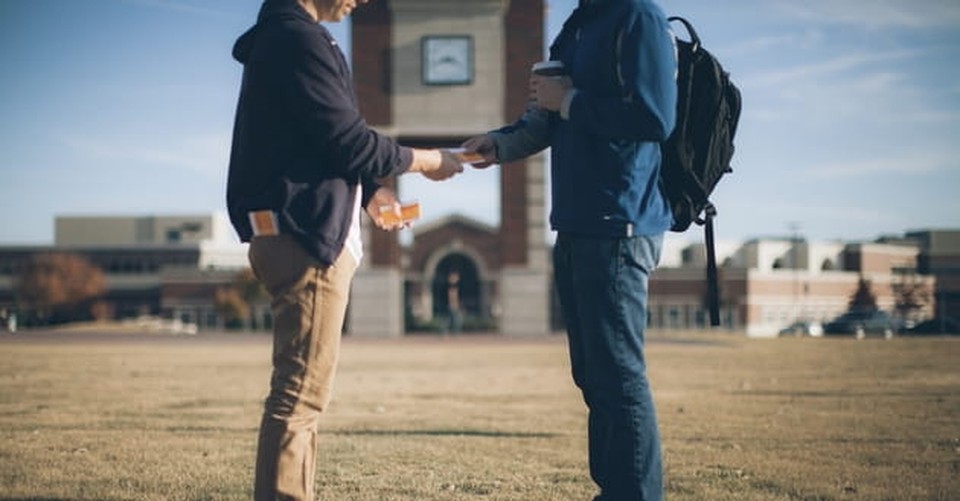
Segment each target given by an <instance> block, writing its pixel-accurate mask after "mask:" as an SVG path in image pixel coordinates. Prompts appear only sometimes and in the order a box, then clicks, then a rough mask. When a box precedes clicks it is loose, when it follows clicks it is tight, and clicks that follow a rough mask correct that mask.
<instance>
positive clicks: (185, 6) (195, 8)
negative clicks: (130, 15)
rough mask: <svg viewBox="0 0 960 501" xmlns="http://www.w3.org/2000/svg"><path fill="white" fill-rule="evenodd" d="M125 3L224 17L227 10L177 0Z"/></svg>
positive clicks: (136, 0)
mask: <svg viewBox="0 0 960 501" xmlns="http://www.w3.org/2000/svg"><path fill="white" fill-rule="evenodd" d="M124 1H125V2H127V3H132V4H137V5H143V6H145V7H152V8H157V9H166V10H172V11H177V12H184V13H188V14H197V15H203V16H214V17H225V16H227V15H228V14H227V12H224V11H222V10H217V9H211V8H209V7H203V6H200V5H196V4H194V3H190V2H184V1H177V0H124Z"/></svg>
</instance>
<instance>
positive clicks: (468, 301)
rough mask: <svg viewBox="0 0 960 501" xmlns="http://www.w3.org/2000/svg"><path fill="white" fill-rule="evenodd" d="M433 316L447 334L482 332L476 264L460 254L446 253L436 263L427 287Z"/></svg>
mask: <svg viewBox="0 0 960 501" xmlns="http://www.w3.org/2000/svg"><path fill="white" fill-rule="evenodd" d="M430 290H431V295H432V298H433V301H432V302H433V317H434V318H435V319H438V320H441V325H444V327H445V329H446V330H447V331H448V332H460V331H462V330H464V329H465V328H466V330H471V331H474V330H485V329H483V327H484V325H487V326H489V325H490V322H485V321H483V320H484V319H485V318H487V317H488V316H489V312H488V311H486V310H488V308H486V307H485V306H486V305H485V304H484V302H485V298H484V293H483V284H482V283H481V282H480V275H479V273H478V270H477V265H476V263H474V262H473V260H472V259H471V258H470V257H468V256H466V255H464V254H459V253H453V254H448V255H447V256H446V257H444V258H443V259H441V260H440V262H439V263H437V268H436V270H435V271H434V273H433V282H432V283H431V286H430Z"/></svg>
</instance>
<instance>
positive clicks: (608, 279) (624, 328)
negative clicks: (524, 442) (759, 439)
mask: <svg viewBox="0 0 960 501" xmlns="http://www.w3.org/2000/svg"><path fill="white" fill-rule="evenodd" d="M662 243H663V235H662V234H660V235H654V236H637V237H629V238H605V237H590V236H582V235H573V234H565V233H561V234H559V235H558V237H557V243H556V246H555V247H554V278H555V280H556V285H557V291H558V293H559V296H560V306H561V308H562V309H563V315H564V319H565V321H566V324H567V336H568V341H569V343H570V363H571V369H572V372H573V380H574V382H575V383H576V385H577V387H579V388H580V390H581V391H582V393H583V398H584V401H585V402H586V404H587V407H588V409H589V412H590V414H589V421H588V439H589V454H590V476H591V477H592V478H593V481H594V482H596V484H597V485H598V486H599V487H600V496H599V497H597V499H598V500H603V501H621V500H624V501H625V500H630V501H637V500H644V501H660V500H661V499H663V466H662V462H661V457H660V434H659V431H658V430H657V418H656V413H655V411H654V407H653V397H652V395H651V393H650V385H649V382H648V381H647V376H646V363H645V361H644V354H643V347H644V331H645V329H646V324H647V282H648V278H649V276H650V273H651V272H653V269H654V268H655V267H656V265H657V262H658V261H659V259H660V248H661V246H662Z"/></svg>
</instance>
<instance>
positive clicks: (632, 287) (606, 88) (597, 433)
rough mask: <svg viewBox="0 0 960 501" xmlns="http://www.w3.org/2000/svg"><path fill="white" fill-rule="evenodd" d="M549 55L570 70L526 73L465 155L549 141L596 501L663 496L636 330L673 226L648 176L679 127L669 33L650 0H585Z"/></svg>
mask: <svg viewBox="0 0 960 501" xmlns="http://www.w3.org/2000/svg"><path fill="white" fill-rule="evenodd" d="M550 53H551V59H558V60H560V61H562V62H563V65H564V68H565V70H566V73H567V75H568V76H567V77H564V78H557V77H540V76H536V75H534V76H532V77H531V80H530V88H531V100H532V102H533V103H534V105H533V106H532V107H531V108H530V109H528V110H527V112H526V113H524V115H523V116H522V117H521V118H520V119H519V120H518V121H517V122H516V123H514V124H513V125H511V126H508V127H504V128H502V129H498V130H496V131H492V132H490V133H488V134H485V135H482V136H477V137H475V138H471V139H469V140H468V141H467V142H465V143H464V147H465V148H466V149H468V150H470V151H475V152H478V153H481V154H482V155H483V156H484V158H485V160H486V161H487V162H506V161H511V160H516V159H518V158H522V157H525V156H528V155H530V154H532V153H535V152H538V151H540V150H543V149H544V148H546V147H551V175H552V184H551V190H552V198H553V209H552V212H551V214H550V224H551V226H552V228H553V229H554V230H556V231H557V241H556V245H555V247H554V263H553V264H554V280H555V281H556V286H557V291H558V293H559V297H560V304H561V308H562V310H563V315H564V319H565V321H566V327H567V335H568V339H569V345H570V361H571V369H572V373H573V380H574V382H575V383H576V385H577V386H578V387H579V388H580V390H581V392H582V393H583V397H584V401H585V402H586V404H587V407H588V408H589V411H590V414H589V420H588V437H589V455H590V457H589V460H590V474H591V477H592V478H593V480H594V481H595V482H596V483H597V485H598V486H599V487H600V495H599V496H598V497H597V498H596V499H597V500H603V501H614V500H616V501H621V500H624V501H625V500H630V501H637V500H645V501H651V500H653V501H659V500H661V499H662V498H663V472H662V464H661V454H660V438H659V432H658V427H657V420H656V414H655V412H654V406H653V398H652V395H651V391H650V386H649V382H648V380H647V377H646V360H645V357H644V333H645V329H646V323H647V283H648V277H649V275H650V273H651V272H652V271H653V269H654V268H655V267H656V265H657V262H658V261H659V259H660V248H661V245H662V241H663V234H664V232H665V231H666V230H668V229H669V228H670V226H671V222H672V215H671V213H670V208H669V206H668V204H667V202H666V198H665V196H664V194H663V193H662V192H661V190H660V186H659V183H658V180H659V169H660V143H661V142H663V141H665V140H666V139H667V137H668V136H669V135H670V133H671V131H672V130H673V127H674V122H675V120H676V105H677V84H676V72H677V60H676V50H675V45H674V38H673V35H672V33H671V32H670V28H669V23H668V22H667V19H666V18H665V17H664V15H663V12H662V11H661V10H660V8H659V7H657V6H656V5H655V4H653V2H652V1H650V0H581V1H580V6H579V7H578V8H577V9H576V10H575V11H574V13H573V14H572V15H571V16H570V18H569V19H568V20H567V21H566V23H565V24H564V27H563V30H562V31H561V33H560V34H559V35H558V37H557V40H556V41H555V42H554V43H553V45H552V47H551V50H550Z"/></svg>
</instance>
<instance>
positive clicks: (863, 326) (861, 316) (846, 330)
mask: <svg viewBox="0 0 960 501" xmlns="http://www.w3.org/2000/svg"><path fill="white" fill-rule="evenodd" d="M899 328H900V325H899V322H897V321H896V319H894V318H893V317H892V316H890V314H889V313H887V312H885V311H880V310H875V311H848V312H846V313H844V314H843V315H840V316H839V317H837V318H835V319H833V320H832V321H830V322H827V323H826V324H824V325H823V332H824V334H828V335H829V334H833V335H836V334H852V335H854V336H856V337H858V338H862V337H865V336H866V335H868V334H878V335H882V336H883V337H886V338H890V337H893V334H894V333H895V332H897V331H898V330H899Z"/></svg>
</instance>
